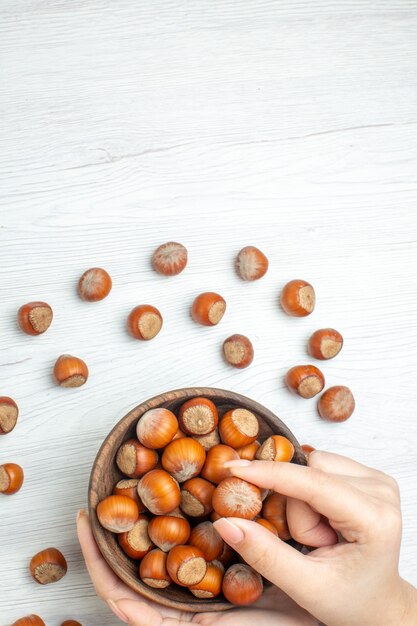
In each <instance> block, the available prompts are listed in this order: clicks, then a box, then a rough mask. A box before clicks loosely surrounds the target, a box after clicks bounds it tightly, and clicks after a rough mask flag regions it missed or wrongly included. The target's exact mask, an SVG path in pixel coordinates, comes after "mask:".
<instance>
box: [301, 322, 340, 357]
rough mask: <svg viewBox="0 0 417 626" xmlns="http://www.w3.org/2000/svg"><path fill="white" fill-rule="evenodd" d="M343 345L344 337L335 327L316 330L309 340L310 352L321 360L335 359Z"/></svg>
mask: <svg viewBox="0 0 417 626" xmlns="http://www.w3.org/2000/svg"><path fill="white" fill-rule="evenodd" d="M342 347H343V337H342V335H341V334H340V333H339V332H338V331H337V330H335V329H334V328H322V329H320V330H316V332H315V333H313V334H312V335H311V337H310V339H309V340H308V353H309V354H310V355H311V356H312V357H314V358H315V359H320V360H321V361H324V360H328V359H333V358H334V357H335V356H336V355H337V354H339V352H340V350H341V349H342Z"/></svg>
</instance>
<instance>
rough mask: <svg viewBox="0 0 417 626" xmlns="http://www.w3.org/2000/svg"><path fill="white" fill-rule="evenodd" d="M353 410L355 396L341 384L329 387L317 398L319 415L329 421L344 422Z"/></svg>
mask: <svg viewBox="0 0 417 626" xmlns="http://www.w3.org/2000/svg"><path fill="white" fill-rule="evenodd" d="M354 410H355V398H354V397H353V394H352V392H351V390H350V389H349V388H348V387H344V386H343V385H337V386H335V387H329V389H327V390H326V391H325V392H324V393H323V395H322V396H321V397H320V398H319V402H318V411H319V413H320V416H321V417H322V418H323V419H325V420H329V421H330V422H344V421H345V420H347V419H349V417H350V416H351V415H352V413H353V411H354Z"/></svg>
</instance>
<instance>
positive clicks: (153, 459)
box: [116, 439, 158, 478]
mask: <svg viewBox="0 0 417 626" xmlns="http://www.w3.org/2000/svg"><path fill="white" fill-rule="evenodd" d="M157 463H158V453H157V452H156V451H155V450H150V449H149V448H145V446H143V445H142V444H140V443H139V441H137V440H136V439H128V440H127V441H125V442H124V443H122V445H121V446H120V448H119V449H118V451H117V454H116V464H117V467H118V468H119V470H120V471H121V472H123V474H125V475H126V476H129V477H130V478H138V477H139V476H143V474H146V472H149V471H150V470H152V469H154V467H155V466H156V464H157Z"/></svg>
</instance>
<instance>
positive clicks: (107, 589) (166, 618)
mask: <svg viewBox="0 0 417 626" xmlns="http://www.w3.org/2000/svg"><path fill="white" fill-rule="evenodd" d="M77 530H78V538H79V541H80V544H81V549H82V552H83V555H84V558H85V562H86V565H87V569H88V571H89V574H90V576H91V579H92V581H93V583H94V587H95V590H96V593H97V595H98V596H99V597H100V598H101V599H102V600H104V601H105V602H107V604H108V605H109V607H110V608H111V610H112V611H113V612H114V614H115V615H116V616H117V617H118V618H119V619H121V620H122V622H126V623H128V624H131V625H132V626H183V625H185V624H189V623H190V622H192V623H194V624H201V625H202V626H210V625H212V626H253V625H254V624H257V625H258V626H317V624H318V622H317V620H316V619H314V618H313V617H311V616H310V615H309V614H308V613H307V612H306V611H304V609H301V608H300V607H298V606H297V605H296V604H295V602H293V601H292V600H291V599H290V598H289V597H288V596H286V595H285V594H284V593H283V592H282V591H280V590H279V589H277V588H276V587H272V588H270V589H268V590H267V591H266V592H265V593H264V594H263V595H262V597H261V598H260V599H259V600H258V602H256V603H255V604H253V605H251V606H250V607H244V608H236V609H231V610H230V611H224V612H221V613H215V612H213V613H186V612H180V611H177V610H176V609H170V608H166V607H162V606H160V605H158V604H156V603H154V602H151V601H149V600H145V599H144V598H143V597H142V596H140V595H139V594H137V593H135V592H134V591H132V590H131V589H130V588H129V587H128V586H127V585H125V584H124V583H123V582H122V581H121V580H120V579H119V578H118V577H117V576H116V574H114V572H113V571H112V570H111V569H110V567H109V566H108V565H107V563H106V562H105V560H104V559H103V557H102V556H101V553H100V551H99V549H98V547H97V545H96V542H95V540H94V536H93V533H92V530H91V525H90V520H89V518H88V515H87V513H86V512H85V511H80V512H79V514H78V518H77Z"/></svg>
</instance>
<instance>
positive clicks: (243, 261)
mask: <svg viewBox="0 0 417 626" xmlns="http://www.w3.org/2000/svg"><path fill="white" fill-rule="evenodd" d="M267 270H268V259H267V258H266V256H265V255H264V253H263V252H261V251H260V250H259V249H258V248H255V246H246V247H245V248H242V250H241V251H240V252H239V254H238V255H237V258H236V272H237V273H238V275H239V276H240V278H242V279H243V280H258V279H259V278H262V276H265V274H266V272H267Z"/></svg>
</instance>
